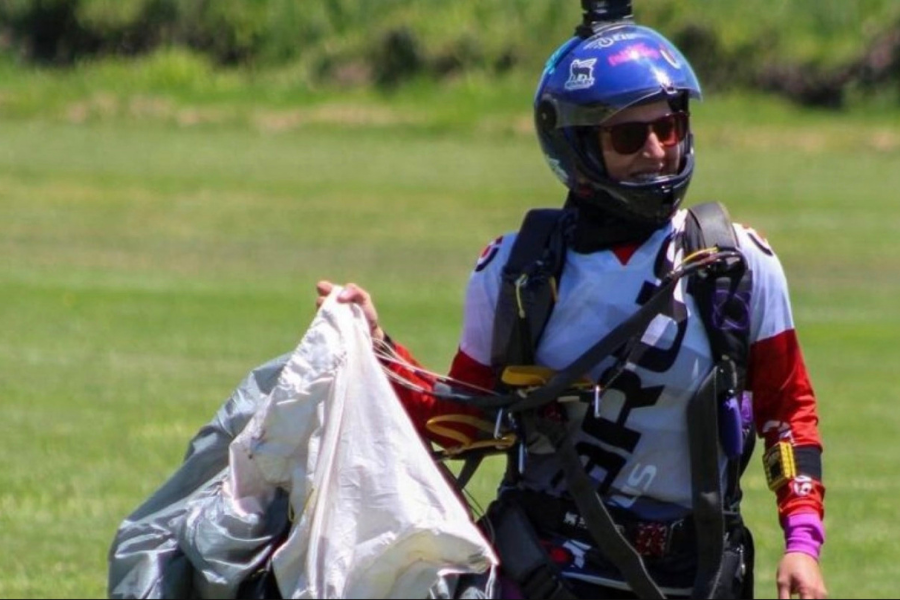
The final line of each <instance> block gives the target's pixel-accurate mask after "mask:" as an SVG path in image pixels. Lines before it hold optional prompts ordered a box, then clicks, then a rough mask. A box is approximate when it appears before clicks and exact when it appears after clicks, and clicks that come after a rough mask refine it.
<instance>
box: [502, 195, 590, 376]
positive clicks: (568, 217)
mask: <svg viewBox="0 0 900 600" xmlns="http://www.w3.org/2000/svg"><path fill="white" fill-rule="evenodd" d="M572 219H574V213H572V212H571V211H566V210H562V209H557V208H535V209H532V210H530V211H528V213H527V214H526V215H525V219H524V220H523V221H522V227H521V228H520V229H519V233H518V235H517V236H516V241H515V242H514V243H513V247H512V250H511V252H510V255H509V260H508V261H507V263H506V265H505V266H504V267H503V282H502V284H501V285H502V288H501V290H500V296H499V298H498V299H497V310H496V313H495V314H496V318H495V319H494V331H493V340H494V341H493V348H492V349H491V364H492V365H493V366H494V367H496V368H500V369H502V368H503V367H505V366H506V365H531V364H534V350H535V348H536V347H537V344H538V340H539V339H540V337H541V333H542V332H543V330H544V326H545V325H546V324H547V320H548V319H549V318H550V313H551V312H552V310H553V304H554V303H555V290H554V289H553V285H554V283H553V282H552V281H551V279H559V277H560V275H561V274H562V265H563V261H564V260H565V252H566V242H565V229H566V228H567V226H568V223H570V222H571V221H572ZM536 253H538V254H537V255H536Z"/></svg>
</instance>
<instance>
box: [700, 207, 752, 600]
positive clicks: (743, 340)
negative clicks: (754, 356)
mask: <svg viewBox="0 0 900 600" xmlns="http://www.w3.org/2000/svg"><path fill="white" fill-rule="evenodd" d="M710 247H716V248H718V249H719V250H733V251H736V252H740V248H739V243H738V240H737V236H736V235H735V233H734V227H733V225H732V222H731V218H730V216H729V215H728V211H727V210H726V209H725V207H724V206H722V205H721V204H720V203H718V202H708V203H705V204H700V205H697V206H693V207H691V208H690V209H689V211H688V220H687V223H686V228H685V239H684V250H685V253H686V254H689V253H692V252H696V251H698V250H702V249H705V248H710ZM738 256H739V258H736V259H735V260H734V261H728V262H726V263H724V265H723V266H722V267H720V268H713V269H710V270H709V271H708V272H706V274H705V275H704V276H698V277H692V278H691V280H690V282H689V284H688V285H689V288H688V289H689V290H690V292H691V294H692V295H693V296H694V299H695V301H696V302H697V305H698V308H699V312H700V318H701V320H702V321H703V324H704V327H705V329H706V333H707V337H708V338H709V343H710V349H711V350H712V357H713V362H714V367H713V369H712V371H711V372H710V374H709V375H708V376H707V378H706V379H705V380H704V382H703V383H702V385H701V386H700V389H699V390H698V392H697V394H696V395H695V396H694V398H693V399H692V400H691V403H690V405H689V407H688V435H689V438H690V440H689V442H690V455H691V485H692V489H693V505H694V522H695V526H696V530H697V541H698V544H697V545H698V564H697V576H696V579H695V581H694V591H693V597H695V598H714V597H718V594H719V593H720V592H721V587H720V586H722V585H723V582H722V581H721V579H722V576H723V573H722V556H723V552H724V538H725V532H726V530H727V529H728V528H729V524H728V523H726V519H725V511H726V510H728V511H729V512H730V511H732V510H736V508H737V503H739V501H740V486H739V479H740V471H742V470H743V467H744V466H745V465H746V460H747V458H749V455H750V454H751V453H752V451H753V448H752V444H745V443H744V442H745V436H744V435H743V432H742V430H741V427H742V422H741V415H740V406H739V402H740V398H741V395H742V394H743V390H744V386H745V381H746V372H747V369H746V366H747V359H748V355H749V333H750V289H751V284H752V282H751V279H750V277H751V273H750V271H749V270H748V269H747V267H746V262H745V261H744V260H743V256H742V255H738ZM753 439H754V438H753V436H752V434H751V435H749V436H747V440H748V441H750V442H752V441H753ZM719 448H722V451H724V453H725V454H726V456H727V457H728V458H729V459H730V460H729V467H728V468H729V472H728V482H727V487H726V489H725V490H723V489H722V487H721V483H720V479H719V459H718V457H719V455H720V451H719ZM734 518H739V517H737V515H735V517H734Z"/></svg>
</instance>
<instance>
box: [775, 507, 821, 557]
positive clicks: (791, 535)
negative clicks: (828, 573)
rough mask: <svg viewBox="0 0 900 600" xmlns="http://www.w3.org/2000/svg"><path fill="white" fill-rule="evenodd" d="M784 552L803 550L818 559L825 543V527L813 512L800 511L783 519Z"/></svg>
mask: <svg viewBox="0 0 900 600" xmlns="http://www.w3.org/2000/svg"><path fill="white" fill-rule="evenodd" d="M782 527H783V528H784V541H785V552H803V553H804V554H809V555H810V556H812V557H813V558H815V559H816V560H819V552H820V551H821V549H822V544H823V543H825V527H824V526H823V525H822V520H821V519H820V518H819V515H817V514H815V513H800V514H797V515H791V516H789V517H787V518H786V519H784V523H783V525H782Z"/></svg>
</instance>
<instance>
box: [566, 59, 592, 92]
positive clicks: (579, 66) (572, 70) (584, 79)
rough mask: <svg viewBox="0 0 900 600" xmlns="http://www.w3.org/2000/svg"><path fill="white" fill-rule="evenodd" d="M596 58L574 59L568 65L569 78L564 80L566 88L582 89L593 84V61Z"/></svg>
mask: <svg viewBox="0 0 900 600" xmlns="http://www.w3.org/2000/svg"><path fill="white" fill-rule="evenodd" d="M596 62H597V59H596V58H587V59H584V60H579V59H577V58H576V59H575V60H573V61H572V64H570V65H569V80H568V81H566V89H567V90H569V91H571V90H584V89H587V88H589V87H591V86H592V85H594V63H596Z"/></svg>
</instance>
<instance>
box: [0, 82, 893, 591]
mask: <svg viewBox="0 0 900 600" xmlns="http://www.w3.org/2000/svg"><path fill="white" fill-rule="evenodd" d="M439 100H440V96H439V95H436V97H435V98H433V99H432V102H434V103H438V101H439ZM447 101H448V102H450V101H451V99H448V100H447ZM404 102H405V100H404V99H403V98H398V99H397V100H396V105H395V108H394V109H393V112H392V109H390V108H385V107H384V106H381V107H378V110H377V111H375V112H372V111H373V110H374V109H373V108H372V107H369V106H357V107H354V106H348V105H346V104H334V105H329V104H324V105H321V106H318V107H316V109H315V110H316V111H317V112H315V113H313V112H307V113H296V114H294V116H295V117H297V114H299V115H300V116H299V117H297V118H295V119H293V120H291V121H290V123H289V124H290V126H281V127H260V126H254V125H253V124H249V125H248V124H247V123H244V122H234V123H231V122H229V123H225V124H219V125H216V124H210V123H209V122H208V121H206V122H204V120H203V119H199V120H198V121H194V123H199V124H195V125H193V126H190V125H189V124H184V123H183V124H182V126H179V125H178V124H177V123H176V122H174V121H170V120H166V119H161V120H154V119H152V118H126V117H127V115H126V117H122V116H120V117H119V118H116V119H110V120H104V119H87V120H79V119H72V118H51V117H46V116H32V117H20V118H17V119H10V120H5V121H4V122H3V123H2V124H0V248H2V253H0V256H2V263H0V303H2V307H3V309H2V311H0V327H2V331H3V336H2V338H0V382H2V385H0V393H2V402H0V440H2V442H0V443H2V448H3V452H2V453H0V540H2V551H0V597H4V598H10V597H21V598H49V597H58V598H86V597H102V596H103V595H104V594H105V580H106V552H107V549H108V546H109V543H110V541H111V540H112V536H113V533H114V531H115V529H116V527H117V526H118V524H119V522H120V521H121V519H122V518H123V517H124V516H125V515H126V514H127V513H129V512H130V511H131V510H132V509H133V508H135V507H136V506H137V504H138V503H140V502H141V501H142V500H143V499H144V498H146V497H147V496H148V495H149V494H150V493H152V491H153V490H154V489H155V488H156V487H157V486H158V485H159V484H160V483H161V482H162V481H163V480H164V479H165V478H166V477H167V475H168V474H169V473H170V472H171V471H172V470H174V468H175V467H176V465H177V463H178V462H179V461H180V459H181V456H182V454H183V452H184V450H185V447H186V443H187V441H188V439H189V438H190V437H191V436H192V435H193V433H194V432H195V431H196V429H197V428H198V427H200V426H201V425H202V424H204V423H205V422H206V421H207V420H208V419H209V418H210V417H211V416H212V414H213V413H214V412H215V411H216V409H217V408H218V407H219V405H220V404H221V402H222V401H223V400H224V399H225V398H226V397H227V395H228V394H229V393H230V391H231V390H232V388H233V387H234V386H235V385H236V384H237V383H238V381H239V380H240V379H242V378H243V376H244V375H245V374H246V372H247V371H249V370H250V369H251V368H252V367H254V366H255V365H257V364H260V363H262V362H264V361H266V360H268V359H269V358H271V357H274V356H276V355H278V354H281V353H283V352H285V351H287V350H290V349H291V348H293V346H294V345H295V344H296V343H297V341H298V340H299V339H300V336H301V335H302V333H303V332H304V330H305V328H306V326H307V325H308V323H309V321H310V320H311V319H312V317H313V310H314V309H313V299H314V290H313V285H314V282H315V281H316V280H317V279H319V278H326V277H327V278H331V279H334V280H336V281H339V282H343V281H350V280H353V281H358V282H361V283H364V284H366V285H367V286H368V287H369V288H370V290H371V291H372V292H373V294H374V295H375V297H376V299H377V301H378V305H379V308H380V312H381V315H382V320H383V322H384V323H385V324H386V327H387V329H388V330H389V331H390V332H391V334H392V335H393V336H394V337H396V338H397V339H399V340H402V341H403V342H404V343H405V344H406V345H408V346H409V347H411V348H412V349H413V350H414V351H415V352H416V353H417V354H418V355H419V357H420V358H421V359H422V361H423V362H424V363H425V364H426V365H428V366H430V367H432V368H435V369H438V370H443V369H444V368H445V367H446V365H447V364H448V361H449V359H450V357H451V356H452V353H453V350H454V348H455V344H456V339H457V329H458V326H459V318H460V308H461V306H460V302H461V293H462V288H463V285H464V282H465V280H466V277H467V275H468V271H469V269H470V268H471V267H472V265H473V263H474V260H475V259H476V257H477V256H478V253H479V251H480V249H481V248H482V246H483V245H484V244H485V243H486V242H487V241H489V240H490V239H492V238H493V237H495V236H496V235H497V234H499V233H502V232H504V231H507V230H510V229H513V228H515V227H516V226H517V224H518V222H519V219H520V216H521V214H522V213H523V211H524V210H525V209H526V208H528V207H531V206H536V205H545V206H554V205H557V204H558V203H559V202H560V200H561V198H562V188H561V187H560V186H559V184H558V183H557V182H556V181H555V179H554V178H553V177H552V175H551V174H550V172H549V170H548V169H547V168H546V167H545V166H544V164H543V162H542V159H541V157H540V155H539V153H538V150H537V144H536V142H535V141H534V139H533V136H532V135H531V134H530V132H528V131H527V123H528V115H527V112H522V111H520V112H515V111H513V112H508V114H507V113H504V114H501V115H499V116H496V117H495V118H493V120H491V121H490V122H489V123H487V124H485V123H480V124H476V125H475V126H471V124H469V125H470V126H467V127H464V128H462V130H461V131H459V132H457V133H454V132H453V131H452V128H448V127H446V124H447V123H448V122H451V121H449V117H446V115H445V116H444V117H441V118H442V121H441V123H440V125H441V127H436V128H434V127H429V126H428V124H427V123H426V124H425V125H421V124H416V123H412V124H410V123H409V121H408V120H406V119H404V115H406V116H408V113H406V112H404V110H403V108H404ZM717 102H718V101H717V100H716V99H710V100H709V101H708V102H707V103H706V104H705V105H703V106H701V107H699V108H698V109H697V110H696V123H697V128H698V136H697V137H698V152H699V160H698V171H697V174H696V176H695V179H694V183H693V187H692V191H691V193H690V194H689V200H688V203H691V202H693V201H700V200H705V199H719V200H722V201H725V202H726V203H727V204H728V206H729V207H730V209H731V212H732V215H733V216H734V217H735V218H736V219H737V220H739V221H743V222H747V223H750V224H753V225H754V226H755V227H756V228H757V229H758V230H760V231H761V232H763V233H764V234H765V235H767V237H768V238H769V240H770V242H771V243H772V244H773V245H774V246H775V248H776V250H778V251H779V253H780V255H781V257H782V260H783V262H784V264H785V268H786V270H787V272H788V276H789V278H790V281H791V286H792V288H791V289H792V293H793V298H794V305H795V317H796V321H797V324H798V329H799V333H800V338H801V341H802V343H803V344H804V348H805V353H806V358H807V362H808V366H809V369H810V372H811V375H812V377H813V380H814V384H815V386H816V390H817V392H818V395H819V398H820V403H821V409H820V410H821V416H822V432H823V435H824V437H825V440H826V453H825V474H826V482H827V484H828V496H827V508H828V513H827V519H826V522H827V528H828V533H829V538H828V543H827V545H826V549H825V552H824V556H823V565H824V570H825V573H826V577H827V581H828V585H829V588H830V592H831V595H832V597H836V598H890V597H895V596H896V593H897V592H896V587H895V584H894V573H895V571H896V564H897V561H898V558H900V541H898V537H897V535H896V533H897V519H896V515H897V510H896V499H897V498H898V497H900V483H898V468H897V458H896V457H897V456H898V455H900V442H898V436H897V433H896V432H897V431H898V430H900V411H898V410H897V409H896V407H897V405H898V402H900V392H898V388H897V387H895V385H896V383H897V375H896V369H897V365H898V364H900V350H898V343H897V340H898V339H900V317H898V314H897V312H896V310H895V307H896V299H897V298H898V292H900V277H898V274H900V238H898V236H897V235H896V232H897V229H898V226H900V210H898V208H897V199H898V190H900V169H898V168H897V164H898V160H900V143H898V137H897V136H898V131H900V128H898V119H897V117H896V113H892V114H890V115H883V116H881V117H879V116H872V115H858V116H852V117H841V116H838V115H832V114H809V113H797V112H795V111H793V110H791V109H788V108H785V107H781V106H777V105H768V106H767V107H765V108H764V110H763V111H762V112H761V113H758V114H759V115H760V116H758V117H754V120H753V121H752V122H750V121H749V120H748V121H744V120H743V119H742V118H741V117H742V116H743V115H745V114H748V113H747V108H748V105H747V103H746V102H745V101H740V100H725V99H722V101H721V102H720V103H718V104H717ZM329 109H331V112H329ZM309 110H310V111H312V110H313V109H309ZM304 114H305V115H306V116H310V115H312V114H315V115H318V116H319V117H318V118H309V119H305V120H304V119H303V118H302V117H303V115H304ZM329 114H330V115H332V116H331V118H330V119H329V118H324V117H322V115H329ZM335 115H337V116H335ZM348 115H357V116H359V117H360V118H354V119H351V118H350V117H349V116H348ZM372 115H380V117H379V118H374V117H373V116H372ZM381 117H383V118H381ZM340 123H345V124H344V125H340ZM523 123H524V124H525V126H523V125H522V124H523ZM257 124H258V123H257ZM282 125H283V124H282ZM745 485H746V488H747V501H746V503H745V505H746V509H747V515H748V520H749V521H750V523H751V525H752V526H753V527H754V530H755V532H756V537H757V543H758V549H759V556H758V568H757V573H758V575H757V589H758V595H759V596H760V597H764V598H765V597H774V584H773V575H774V569H775V565H776V562H777V559H778V556H779V552H780V550H781V543H782V542H781V536H780V532H779V530H778V529H777V526H776V523H775V516H774V511H775V507H774V501H773V499H772V496H771V494H770V493H769V492H768V491H767V490H766V489H765V485H764V481H763V478H762V473H761V468H760V467H759V461H758V457H757V458H756V459H755V460H754V462H753V464H752V466H751V468H750V470H749V475H748V476H747V477H746V479H745ZM475 491H476V494H477V495H478V496H479V497H480V498H482V499H485V498H486V497H487V495H488V494H489V492H490V484H489V483H488V478H483V479H481V480H479V481H478V482H476V486H475Z"/></svg>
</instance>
